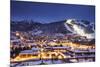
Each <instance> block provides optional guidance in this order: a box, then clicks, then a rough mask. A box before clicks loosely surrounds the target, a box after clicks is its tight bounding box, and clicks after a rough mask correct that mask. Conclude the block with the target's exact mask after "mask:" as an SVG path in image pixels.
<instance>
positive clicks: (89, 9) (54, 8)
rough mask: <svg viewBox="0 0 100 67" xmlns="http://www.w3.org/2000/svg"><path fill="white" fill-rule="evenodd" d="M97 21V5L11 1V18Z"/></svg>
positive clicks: (44, 21)
mask: <svg viewBox="0 0 100 67" xmlns="http://www.w3.org/2000/svg"><path fill="white" fill-rule="evenodd" d="M70 18H72V19H83V20H88V21H91V22H94V21H95V7H94V6H89V5H84V6H83V5H72V4H54V3H53V4H50V3H39V2H23V1H12V2H11V20H14V21H16V20H17V21H20V20H34V21H38V22H41V23H50V22H54V21H60V20H65V19H70Z"/></svg>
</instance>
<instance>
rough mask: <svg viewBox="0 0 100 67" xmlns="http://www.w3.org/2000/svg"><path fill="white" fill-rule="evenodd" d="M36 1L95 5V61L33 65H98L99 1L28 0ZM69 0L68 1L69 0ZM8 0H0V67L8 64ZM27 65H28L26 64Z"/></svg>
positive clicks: (99, 44) (78, 66) (99, 60)
mask: <svg viewBox="0 0 100 67" xmlns="http://www.w3.org/2000/svg"><path fill="white" fill-rule="evenodd" d="M30 1H36V2H54V3H71V4H86V5H96V62H92V63H74V64H72V63H71V64H53V65H37V66H34V67H51V66H52V67H55V66H58V67H99V66H100V65H99V63H100V41H99V40H100V38H99V37H100V30H99V29H100V7H99V6H100V2H99V0H30ZM69 1H70V2H69ZM9 4H10V1H9V0H0V67H10V66H9V55H10V54H9V51H10V50H9V47H10V46H9V44H10V40H9V38H10V36H9V35H10V5H9ZM28 67H29V66H28Z"/></svg>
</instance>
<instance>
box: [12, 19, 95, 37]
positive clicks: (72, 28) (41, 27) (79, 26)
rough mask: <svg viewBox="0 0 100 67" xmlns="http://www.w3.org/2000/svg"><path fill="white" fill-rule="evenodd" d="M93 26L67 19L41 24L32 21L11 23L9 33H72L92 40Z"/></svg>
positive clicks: (87, 22)
mask: <svg viewBox="0 0 100 67" xmlns="http://www.w3.org/2000/svg"><path fill="white" fill-rule="evenodd" d="M94 30H95V24H94V23H93V22H89V21H86V20H76V19H67V20H62V21H57V22H52V23H46V24H42V23H39V22H34V21H11V31H36V33H39V34H41V33H46V34H48V33H49V34H53V33H62V34H67V33H74V34H78V35H80V36H86V37H87V38H94Z"/></svg>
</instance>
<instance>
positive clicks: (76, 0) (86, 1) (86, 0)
mask: <svg viewBox="0 0 100 67" xmlns="http://www.w3.org/2000/svg"><path fill="white" fill-rule="evenodd" d="M17 1H36V2H49V3H70V4H83V5H94V4H95V3H94V0H17Z"/></svg>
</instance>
